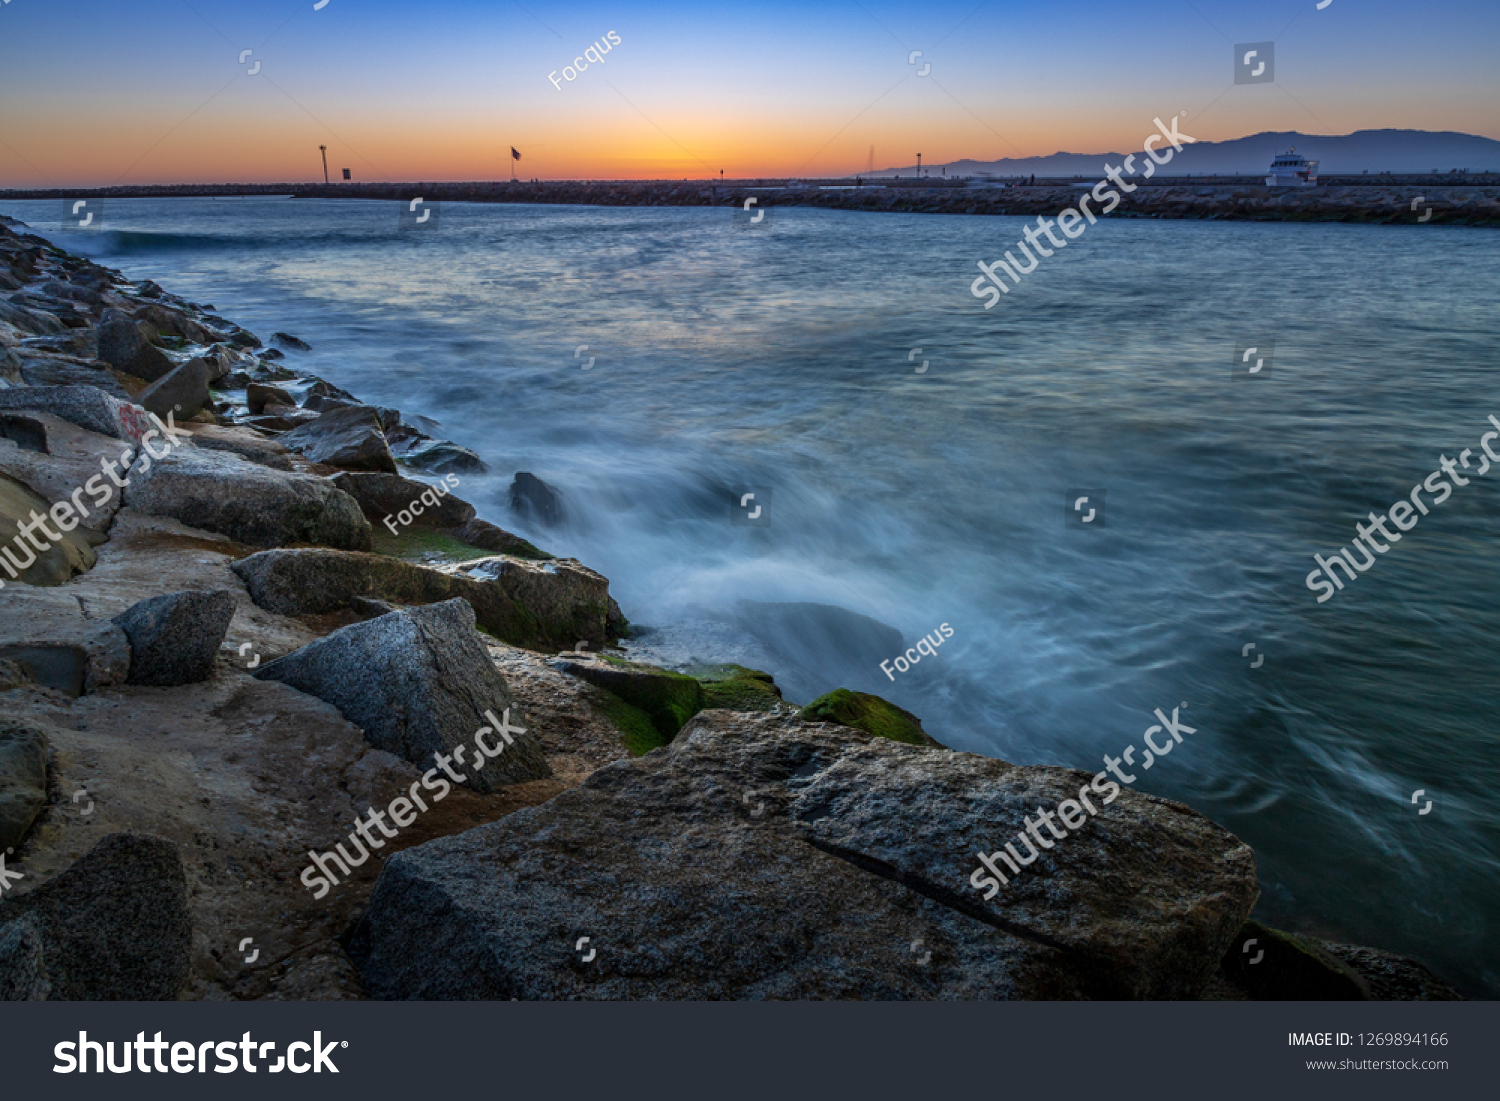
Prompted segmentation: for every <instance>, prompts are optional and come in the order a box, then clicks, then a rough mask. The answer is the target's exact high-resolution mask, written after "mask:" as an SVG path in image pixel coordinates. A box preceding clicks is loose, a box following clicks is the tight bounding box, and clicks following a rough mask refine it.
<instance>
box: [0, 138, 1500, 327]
mask: <svg viewBox="0 0 1500 1101" xmlns="http://www.w3.org/2000/svg"><path fill="white" fill-rule="evenodd" d="M1103 178H1104V177H1103V165H1102V163H1101V166H1100V171H1099V174H1098V175H1095V176H1091V177H1087V178H1085V177H1081V176H1080V177H1075V178H1072V179H1036V178H1034V177H1033V178H1030V179H1026V178H1021V179H1017V180H1004V181H1001V180H989V179H944V178H942V177H931V178H926V177H924V178H923V179H921V180H916V179H901V178H899V177H898V178H895V179H891V178H888V177H882V178H874V179H869V180H865V179H847V178H840V179H829V180H784V179H765V180H731V181H727V182H721V181H717V180H540V181H538V180H532V181H526V180H496V181H475V182H469V183H457V182H455V183H346V184H317V185H308V184H292V183H286V184H227V185H218V186H213V185H207V184H196V185H156V186H153V185H135V186H119V187H112V188H98V189H93V190H81V191H56V190H50V191H38V190H31V191H11V192H4V191H0V200H4V199H6V198H15V199H54V200H56V201H57V202H58V204H59V205H61V203H62V200H63V199H64V198H74V199H86V198H112V197H122V198H132V197H133V198H153V197H165V196H172V195H295V196H296V197H298V198H304V199H364V200H370V199H385V200H389V201H390V202H391V203H392V205H393V208H394V204H395V203H397V202H401V203H406V202H409V201H410V200H411V199H412V198H414V197H421V198H422V199H423V201H425V202H427V203H440V202H463V203H555V204H565V205H570V206H571V205H578V206H716V207H723V208H724V219H725V221H726V223H730V224H733V222H732V219H733V217H734V215H735V214H736V212H738V211H742V210H744V202H745V200H746V199H750V198H754V199H755V201H756V203H757V204H758V206H759V208H760V209H766V208H769V207H775V206H790V207H822V208H824V209H828V210H863V211H870V212H898V213H906V214H980V215H982V214H1023V215H1027V216H1031V215H1037V214H1042V215H1050V216H1056V215H1057V214H1058V213H1060V212H1061V211H1063V210H1066V209H1068V208H1069V207H1072V206H1075V205H1076V203H1077V200H1078V196H1079V194H1080V193H1081V192H1083V191H1086V190H1088V189H1089V188H1091V187H1093V186H1094V184H1095V182H1096V181H1098V180H1100V179H1103ZM1104 217H1106V218H1202V219H1225V220H1233V221H1285V222H1309V221H1316V222H1368V223H1376V224H1381V225H1443V224H1452V225H1472V226H1500V178H1497V177H1496V176H1495V175H1494V174H1477V175H1471V176H1463V177H1459V176H1455V175H1453V174H1448V175H1431V176H1420V175H1407V176H1390V175H1373V176H1341V177H1330V178H1327V179H1325V180H1324V181H1323V182H1322V183H1321V184H1318V185H1316V186H1312V187H1275V188H1270V187H1267V186H1266V185H1265V177H1264V176H1253V177H1246V176H1242V177H1222V176H1216V177H1199V178H1195V177H1181V176H1179V177H1168V176H1157V177H1156V178H1154V179H1151V180H1149V181H1146V180H1140V181H1137V187H1136V189H1135V191H1133V192H1131V193H1129V194H1125V195H1122V196H1121V202H1120V205H1119V206H1118V207H1117V208H1111V213H1109V214H1105V215H1104ZM761 224H764V223H761ZM288 347H295V346H294V345H288Z"/></svg>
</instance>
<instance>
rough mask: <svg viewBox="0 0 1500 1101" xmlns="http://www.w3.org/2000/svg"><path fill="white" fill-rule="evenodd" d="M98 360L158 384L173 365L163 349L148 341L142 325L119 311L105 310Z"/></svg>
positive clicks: (101, 326) (101, 318)
mask: <svg viewBox="0 0 1500 1101" xmlns="http://www.w3.org/2000/svg"><path fill="white" fill-rule="evenodd" d="M97 336H98V339H99V358H100V359H102V360H104V362H105V363H108V364H109V365H110V366H111V367H113V368H115V369H116V370H119V371H124V372H125V373H126V374H127V375H134V376H135V377H136V378H139V379H144V380H145V381H147V382H155V381H156V380H157V379H159V378H161V377H162V376H163V375H165V374H167V373H168V372H170V371H171V370H172V368H173V366H174V364H173V363H172V361H171V359H169V358H168V357H167V355H166V353H164V352H163V351H162V350H161V349H160V348H157V347H156V346H155V345H153V344H152V343H151V341H149V340H148V339H147V338H146V334H145V333H144V332H142V331H141V326H140V324H139V323H137V322H136V321H133V320H131V318H129V317H127V316H126V315H125V314H124V313H123V312H122V311H120V310H105V311H104V313H103V314H101V315H100V317H99V328H98V330H97Z"/></svg>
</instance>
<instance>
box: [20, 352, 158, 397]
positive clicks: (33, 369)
mask: <svg viewBox="0 0 1500 1101" xmlns="http://www.w3.org/2000/svg"><path fill="white" fill-rule="evenodd" d="M21 379H22V381H24V382H25V383H26V385H27V386H92V387H94V388H95V389H96V390H102V391H104V392H105V393H106V394H108V395H109V396H110V397H112V398H114V399H116V400H117V401H130V400H131V399H130V394H129V392H128V391H126V389H125V388H124V387H123V386H121V385H120V383H119V380H118V379H116V378H115V376H114V375H113V374H111V373H110V371H109V368H108V367H105V366H104V364H102V363H90V362H87V361H85V360H80V359H78V358H76V357H74V356H68V355H50V354H44V355H37V354H27V355H24V356H23V357H22V358H21Z"/></svg>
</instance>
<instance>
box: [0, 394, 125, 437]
mask: <svg viewBox="0 0 1500 1101" xmlns="http://www.w3.org/2000/svg"><path fill="white" fill-rule="evenodd" d="M0 410H6V411H9V410H34V411H36V412H40V413H51V414H52V415H53V416H54V417H60V418H62V419H63V420H65V421H69V422H70V423H72V424H76V425H77V426H78V427H79V428H86V429H88V430H89V431H90V432H97V433H98V434H100V435H102V436H113V437H115V438H116V439H120V440H130V441H131V442H139V441H140V438H141V435H142V434H143V433H144V432H146V431H148V430H149V429H151V428H153V427H155V426H154V425H153V424H152V423H151V419H150V417H148V416H147V415H146V411H145V410H144V409H142V408H141V407H140V406H138V405H132V404H130V403H128V402H123V401H119V400H117V399H115V398H112V397H110V396H109V395H108V394H106V393H105V392H104V391H102V390H100V389H98V388H97V387H93V386H22V387H17V388H15V389H10V390H0Z"/></svg>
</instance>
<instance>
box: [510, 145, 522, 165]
mask: <svg viewBox="0 0 1500 1101" xmlns="http://www.w3.org/2000/svg"><path fill="white" fill-rule="evenodd" d="M510 159H511V160H513V161H518V160H520V159H521V154H520V153H519V152H517V151H516V147H515V146H514V145H512V146H511V147H510Z"/></svg>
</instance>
